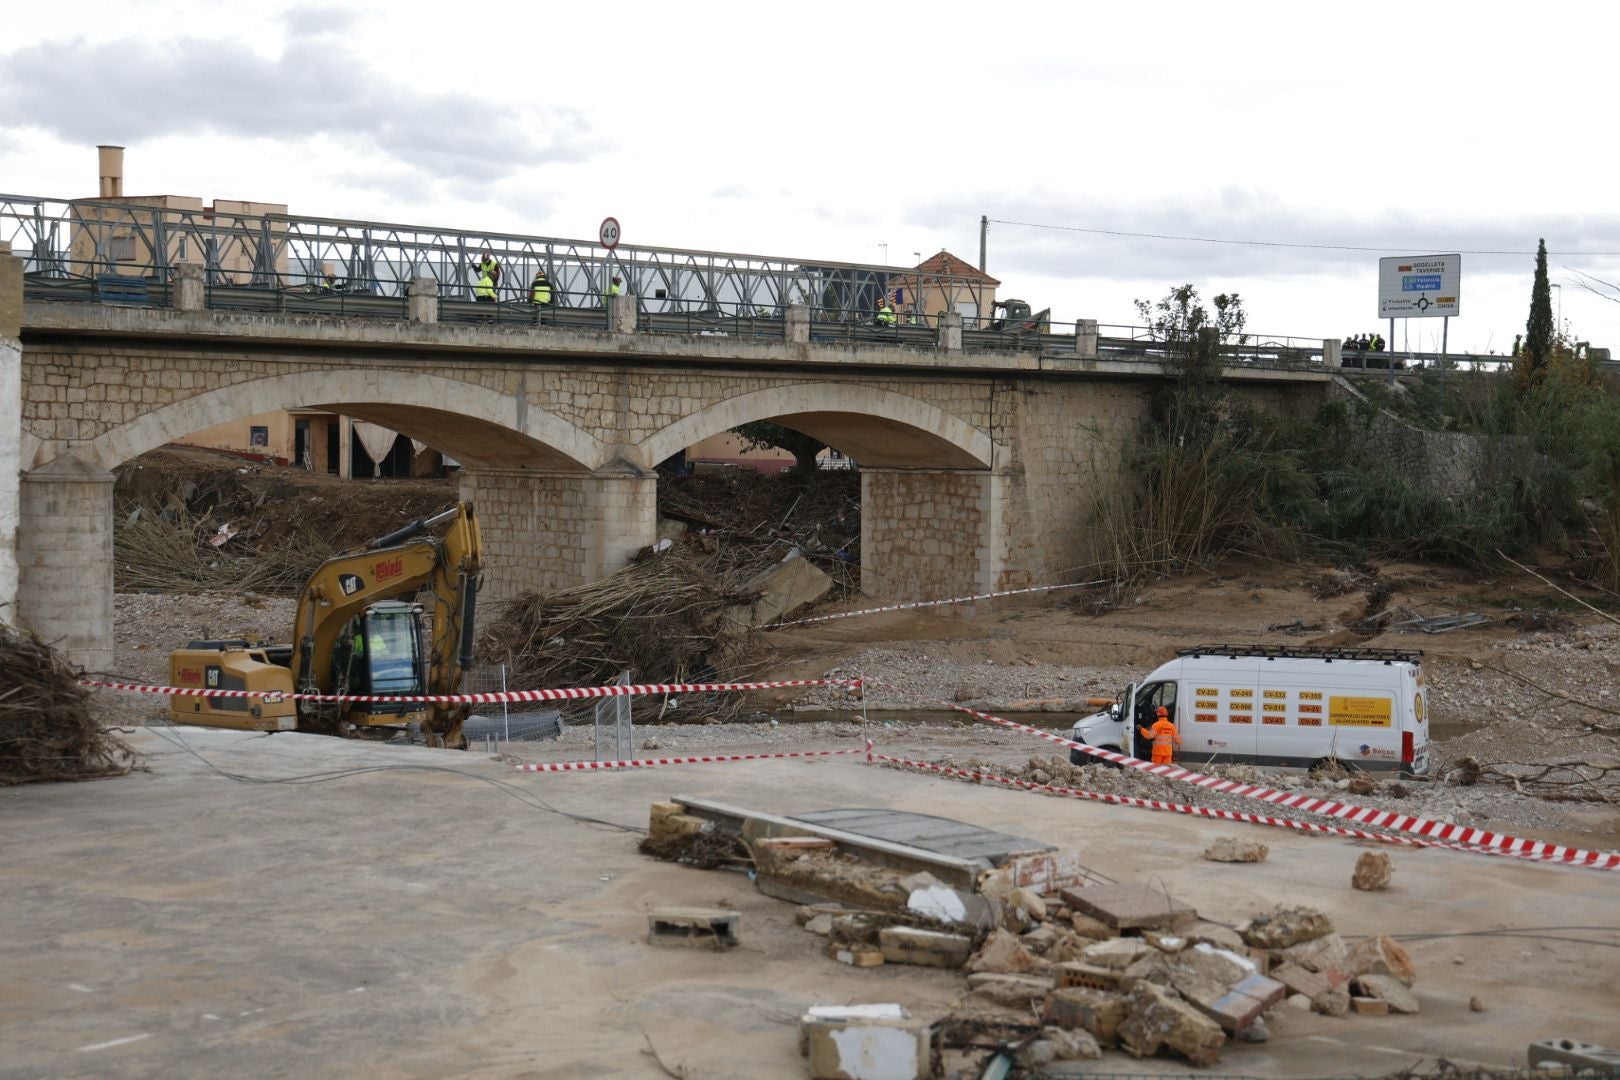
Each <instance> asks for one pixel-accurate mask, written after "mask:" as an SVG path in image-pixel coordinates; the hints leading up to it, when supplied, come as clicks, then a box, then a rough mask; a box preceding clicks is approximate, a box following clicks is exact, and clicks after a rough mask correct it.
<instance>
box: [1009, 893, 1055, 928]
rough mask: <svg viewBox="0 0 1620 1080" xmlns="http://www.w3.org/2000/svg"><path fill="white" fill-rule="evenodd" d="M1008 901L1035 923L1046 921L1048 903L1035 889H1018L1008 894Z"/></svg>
mask: <svg viewBox="0 0 1620 1080" xmlns="http://www.w3.org/2000/svg"><path fill="white" fill-rule="evenodd" d="M1007 900H1008V902H1009V903H1011V904H1012V905H1013V906H1015V907H1017V908H1018V909H1019V910H1020V911H1022V912H1023V913H1024V914H1025V915H1028V916H1029V917H1030V919H1032V920H1033V921H1035V922H1045V921H1046V901H1044V900H1042V899H1041V898H1040V897H1039V896H1037V895H1036V894H1035V891H1034V890H1033V889H1026V888H1021V887H1020V888H1016V889H1013V890H1012V892H1010V893H1008V894H1007Z"/></svg>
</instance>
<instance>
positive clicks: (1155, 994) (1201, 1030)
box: [1119, 982, 1226, 1065]
mask: <svg viewBox="0 0 1620 1080" xmlns="http://www.w3.org/2000/svg"><path fill="white" fill-rule="evenodd" d="M1125 1007H1126V1012H1127V1015H1126V1017H1125V1020H1124V1021H1123V1022H1122V1023H1121V1024H1120V1025H1119V1044H1120V1046H1122V1047H1124V1049H1125V1052H1126V1053H1128V1054H1130V1055H1131V1056H1132V1057H1138V1058H1144V1057H1152V1056H1153V1055H1155V1054H1157V1053H1158V1052H1159V1051H1160V1050H1161V1049H1166V1048H1168V1049H1170V1050H1173V1051H1174V1052H1176V1053H1178V1054H1180V1055H1181V1056H1182V1057H1184V1058H1186V1059H1187V1060H1188V1061H1189V1062H1191V1063H1192V1064H1194V1065H1213V1064H1215V1063H1216V1062H1217V1061H1219V1060H1220V1050H1221V1047H1222V1046H1224V1045H1226V1032H1224V1031H1222V1030H1221V1026H1220V1025H1219V1024H1217V1023H1216V1022H1215V1021H1213V1020H1211V1019H1210V1018H1209V1017H1207V1016H1205V1015H1204V1014H1202V1013H1200V1012H1199V1011H1198V1010H1197V1009H1194V1008H1193V1007H1192V1006H1191V1005H1189V1004H1187V1003H1186V1002H1185V1001H1182V1000H1180V999H1179V998H1177V997H1175V996H1174V995H1173V994H1172V993H1171V992H1170V991H1168V990H1165V989H1163V988H1162V987H1158V986H1154V985H1153V984H1152V983H1148V982H1141V983H1137V984H1136V986H1135V987H1134V988H1133V989H1132V990H1131V995H1130V997H1129V998H1127V999H1126V1003H1125Z"/></svg>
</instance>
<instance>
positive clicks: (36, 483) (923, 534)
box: [0, 256, 1327, 670]
mask: <svg viewBox="0 0 1620 1080" xmlns="http://www.w3.org/2000/svg"><path fill="white" fill-rule="evenodd" d="M8 263H9V264H12V265H11V266H10V267H9V268H8V267H7V266H5V265H0V402H3V405H0V409H3V411H0V616H3V617H6V618H9V619H10V620H11V621H15V622H19V623H21V624H22V625H25V626H28V627H29V628H31V629H33V630H35V631H36V632H38V633H40V634H41V635H42V636H44V637H45V638H46V639H48V640H53V641H57V642H59V643H60V644H61V645H62V646H63V647H64V648H65V649H66V651H67V652H68V654H69V655H70V656H71V657H72V658H73V659H75V660H76V661H78V662H80V663H82V664H84V665H85V666H86V667H88V668H91V669H92V670H106V669H108V668H110V667H111V664H112V591H113V558H112V524H111V519H112V485H113V477H112V473H111V471H110V470H112V469H113V468H114V467H116V466H118V465H120V464H121V463H123V462H125V461H128V460H130V459H131V458H133V457H136V456H137V455H139V454H141V453H144V452H145V451H147V450H150V449H153V448H155V447H158V446H162V445H163V444H165V443H167V442H169V441H171V440H174V439H176V438H178V437H180V436H183V435H186V434H189V433H191V432H195V431H198V430H200V429H202V428H206V427H209V426H212V425H214V424H217V423H221V422H223V421H227V420H232V419H237V418H240V417H242V416H246V415H250V414H255V413H264V412H271V411H275V410H281V409H293V408H301V407H321V408H326V409H331V410H334V411H338V412H341V413H344V414H347V415H351V416H354V417H357V418H361V419H366V420H372V421H375V422H377V423H380V424H384V425H386V426H388V427H390V428H392V429H394V430H396V431H398V432H401V433H402V434H405V435H408V436H410V437H412V438H414V439H417V440H419V441H421V442H424V443H427V444H429V445H432V446H433V447H435V448H437V449H440V450H442V451H444V452H446V453H448V454H451V455H452V456H454V457H455V458H457V459H458V460H459V461H460V462H462V464H463V466H464V470H463V474H462V489H463V496H464V497H465V498H468V499H470V500H472V501H473V502H474V503H475V504H476V505H477V507H478V510H479V515H480V518H481V520H482V524H483V530H484V536H485V541H486V546H487V548H488V560H487V571H486V575H485V583H486V584H485V589H486V595H487V596H489V598H490V599H492V600H496V601H498V600H500V599H503V598H509V597H511V596H513V595H516V594H518V593H520V592H523V591H525V590H530V589H536V588H547V587H557V586H564V585H569V584H574V583H578V582H583V581H587V580H591V579H593V578H595V577H597V576H600V575H602V574H606V573H609V572H611V571H612V570H614V569H616V568H618V567H619V566H621V565H623V563H624V562H625V561H626V560H627V559H628V558H629V556H630V555H632V554H633V553H634V552H635V551H637V550H638V549H640V548H641V547H643V546H645V545H647V544H649V543H651V542H653V541H654V540H655V538H656V527H657V505H656V485H655V475H654V471H653V470H654V467H655V466H656V465H657V464H658V463H659V462H660V461H662V460H664V459H666V458H668V457H669V456H671V455H672V454H674V453H676V452H678V451H679V450H681V449H682V448H684V447H686V446H689V445H691V444H693V443H695V442H698V441H699V440H701V439H703V438H705V437H707V436H709V435H713V434H716V433H718V432H722V431H725V430H727V429H729V428H732V427H735V426H737V425H738V424H741V423H745V422H747V421H752V420H763V419H771V420H776V421H778V422H780V423H782V424H785V425H787V426H789V427H792V428H795V429H797V430H800V431H803V432H805V433H807V434H810V435H813V436H815V437H817V438H819V439H821V440H822V441H824V442H826V443H828V444H829V445H830V446H833V447H835V448H836V449H838V450H840V451H842V452H843V453H844V454H846V455H848V456H849V457H851V458H853V459H854V460H855V461H856V462H858V463H859V467H860V471H861V511H862V518H861V520H862V536H861V541H862V553H863V555H862V568H861V584H862V589H863V591H865V592H867V593H869V594H870V595H872V596H874V597H880V598H927V597H933V596H941V595H956V594H962V593H970V592H976V591H983V590H990V589H994V588H999V587H1016V586H1019V585H1027V584H1037V583H1041V582H1046V581H1058V580H1062V579H1064V578H1065V577H1067V576H1068V575H1070V574H1072V573H1074V572H1075V571H1076V569H1077V568H1079V567H1081V566H1083V565H1084V564H1085V563H1086V562H1087V561H1088V560H1089V558H1090V557H1091V545H1090V543H1089V542H1088V530H1087V525H1086V523H1087V520H1088V517H1089V515H1090V513H1091V511H1092V509H1093V508H1094V507H1095V506H1096V505H1097V500H1098V499H1099V498H1105V497H1106V496H1108V495H1109V494H1110V493H1111V492H1112V491H1114V490H1115V489H1117V487H1118V486H1119V485H1120V483H1121V481H1122V479H1123V478H1122V466H1121V462H1122V459H1123V457H1124V453H1125V451H1126V449H1127V448H1128V446H1129V444H1130V442H1131V440H1132V439H1133V437H1134V436H1135V433H1136V432H1137V431H1138V429H1139V424H1140V423H1141V421H1142V419H1143V418H1144V416H1145V414H1146V410H1147V407H1148V400H1149V396H1150V394H1151V391H1152V389H1153V388H1154V386H1155V385H1157V384H1159V383H1160V382H1161V381H1162V380H1163V379H1164V377H1165V376H1164V372H1163V371H1162V370H1161V367H1160V365H1159V364H1158V363H1157V362H1153V361H1140V360H1138V361H1124V360H1099V359H1098V358H1097V355H1096V348H1095V342H1096V338H1095V329H1094V324H1092V326H1093V328H1092V330H1091V337H1090V349H1089V351H1088V349H1087V340H1086V337H1085V330H1086V324H1084V323H1082V324H1081V332H1080V334H1079V335H1077V340H1076V342H1075V343H1074V345H1073V346H1072V347H1071V349H1070V350H1069V351H1068V352H1067V354H1065V355H1048V354H1046V353H1045V352H1040V351H1037V352H1027V351H1007V350H984V351H974V350H972V349H968V350H964V349H962V348H961V345H960V336H959V334H958V335H957V336H956V337H955V338H954V339H952V338H950V337H949V336H947V335H946V334H944V333H943V332H942V333H941V335H940V337H939V340H938V341H935V342H931V343H928V344H927V345H926V346H925V347H920V346H918V345H917V344H915V343H912V344H894V343H882V342H878V343H871V344H866V343H851V342H843V343H836V344H818V343H815V342H813V341H812V340H811V339H810V337H809V334H808V332H807V328H806V326H804V325H798V326H796V325H795V317H796V313H795V312H794V311H793V309H791V308H790V309H789V310H788V312H787V315H786V322H787V326H786V327H785V329H784V330H783V331H782V333H781V336H780V337H778V338H774V339H758V338H749V337H742V336H725V335H715V334H703V335H697V334H689V335H681V334H658V333H648V332H643V331H638V329H637V327H636V325H635V322H634V319H633V317H632V318H630V319H628V320H625V322H624V323H622V324H616V323H615V321H614V318H613V312H611V311H610V312H609V313H608V314H609V318H608V325H609V328H608V329H601V330H598V329H579V328H567V327H551V326H521V325H519V326H509V325H493V324H492V325H479V324H477V323H471V324H466V323H463V324H450V323H446V322H438V321H436V320H434V319H432V318H430V317H424V318H417V319H414V320H380V319H364V318H339V317H332V316H324V315H287V314H252V313H241V312H222V311H212V310H207V309H202V308H192V307H188V305H186V304H185V303H184V291H183V290H181V292H180V293H179V294H178V299H179V300H180V301H181V302H180V304H179V305H178V306H175V307H118V306H110V305H101V304H72V303H50V302H43V301H33V300H28V301H26V302H25V301H24V299H23V296H22V287H21V274H20V272H18V270H17V268H16V265H15V263H16V260H12V259H9V258H5V257H3V256H0V264H8ZM624 299H625V300H626V301H627V302H628V303H629V304H630V305H631V306H630V308H629V310H630V311H631V312H632V313H633V311H634V308H633V303H634V301H633V298H630V297H626V298H624ZM1231 377H1232V378H1233V380H1235V382H1236V384H1237V385H1238V386H1239V387H1240V388H1241V390H1242V392H1243V393H1245V394H1249V395H1252V396H1253V397H1254V398H1255V399H1256V400H1257V401H1258V402H1260V403H1262V404H1264V405H1265V406H1267V407H1271V408H1277V409H1296V410H1310V409H1314V407H1315V403H1316V401H1317V400H1318V399H1319V396H1320V395H1321V393H1322V392H1323V389H1324V387H1325V385H1326V382H1327V373H1326V372H1323V371H1321V370H1317V371H1306V370H1284V369H1281V368H1277V369H1265V368H1260V367H1253V368H1246V369H1243V370H1234V371H1233V372H1232V373H1231Z"/></svg>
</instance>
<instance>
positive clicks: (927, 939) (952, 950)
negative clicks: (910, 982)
mask: <svg viewBox="0 0 1620 1080" xmlns="http://www.w3.org/2000/svg"><path fill="white" fill-rule="evenodd" d="M878 942H879V945H880V946H881V948H882V950H883V959H884V960H885V961H886V962H888V963H890V964H916V965H918V966H920V967H940V968H960V967H961V966H962V965H963V964H966V963H967V959H968V956H969V955H970V954H971V953H972V952H973V939H972V938H970V937H967V936H965V935H962V934H942V933H940V932H939V931H937V930H918V929H916V928H914V927H910V926H886V927H884V928H883V929H882V930H881V931H879V932H878Z"/></svg>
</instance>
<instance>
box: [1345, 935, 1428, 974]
mask: <svg viewBox="0 0 1620 1080" xmlns="http://www.w3.org/2000/svg"><path fill="white" fill-rule="evenodd" d="M1340 968H1341V970H1343V971H1344V972H1345V973H1346V974H1348V975H1390V976H1393V977H1395V978H1397V979H1399V980H1400V981H1401V982H1402V984H1404V985H1406V986H1411V985H1412V984H1413V983H1415V982H1417V965H1416V964H1415V963H1413V961H1412V954H1411V953H1409V952H1407V951H1406V949H1405V948H1404V947H1403V946H1402V945H1401V944H1400V942H1398V941H1396V940H1394V939H1393V938H1388V937H1384V936H1383V935H1381V934H1380V935H1379V936H1377V937H1370V938H1363V939H1361V940H1360V941H1358V942H1356V944H1355V947H1354V948H1352V949H1351V950H1350V951H1349V954H1348V955H1347V956H1346V957H1345V958H1344V960H1343V961H1342V962H1341V964H1340Z"/></svg>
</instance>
